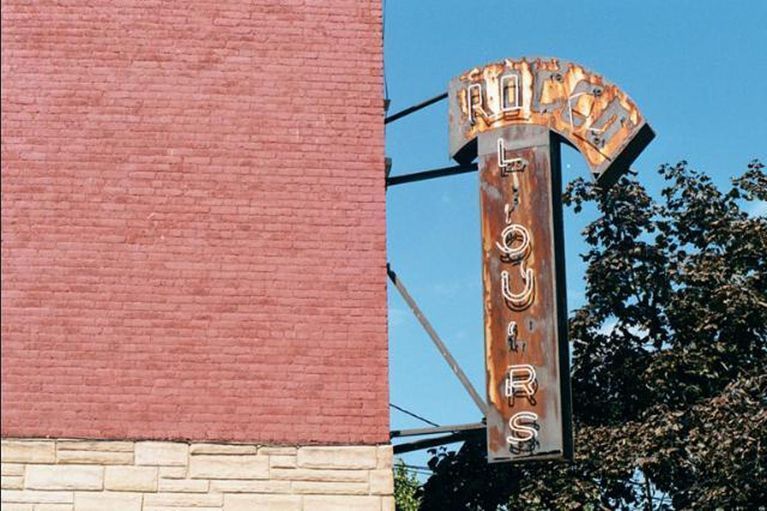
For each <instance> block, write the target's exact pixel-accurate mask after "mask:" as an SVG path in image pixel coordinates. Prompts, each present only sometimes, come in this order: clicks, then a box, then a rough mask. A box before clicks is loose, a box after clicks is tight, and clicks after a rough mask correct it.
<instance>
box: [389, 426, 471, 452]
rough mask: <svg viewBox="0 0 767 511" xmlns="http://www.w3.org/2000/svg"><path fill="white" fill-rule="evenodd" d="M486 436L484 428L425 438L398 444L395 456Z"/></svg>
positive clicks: (395, 448) (395, 447)
mask: <svg viewBox="0 0 767 511" xmlns="http://www.w3.org/2000/svg"><path fill="white" fill-rule="evenodd" d="M484 436H485V434H484V428H482V429H470V430H466V431H458V432H456V433H452V434H450V435H443V436H438V437H435V438H424V439H421V440H416V441H414V442H407V443H404V444H397V445H395V446H394V454H404V453H406V452H413V451H420V450H421V449H428V448H429V447H436V446H438V445H445V444H452V443H453V442H463V441H464V440H469V439H472V438H484Z"/></svg>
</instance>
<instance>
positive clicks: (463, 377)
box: [386, 264, 487, 417]
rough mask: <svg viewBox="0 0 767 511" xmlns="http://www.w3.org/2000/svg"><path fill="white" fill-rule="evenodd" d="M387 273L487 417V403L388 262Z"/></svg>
mask: <svg viewBox="0 0 767 511" xmlns="http://www.w3.org/2000/svg"><path fill="white" fill-rule="evenodd" d="M386 273H387V274H388V275H389V278H390V279H391V281H392V284H394V287H396V288H397V291H399V292H400V294H401V295H402V298H403V299H404V300H405V302H406V303H407V304H408V306H410V309H411V310H412V311H413V313H414V314H415V317H416V318H417V319H418V322H419V323H421V326H422V327H423V328H424V330H426V333H427V334H429V337H430V338H431V340H432V341H433V342H434V345H435V346H436V347H437V350H439V352H440V354H441V355H442V357H443V358H444V359H445V360H446V361H447V364H448V365H449V366H450V369H452V370H453V373H454V374H455V375H456V376H457V377H458V379H459V380H460V381H461V384H462V385H463V388H465V389H466V392H468V393H469V396H471V399H472V400H474V403H475V404H476V405H477V408H479V411H481V412H482V415H483V416H485V417H486V416H487V405H486V404H485V401H484V400H483V399H482V398H481V397H479V394H478V393H477V390H476V389H475V388H474V386H473V385H472V384H471V382H470V381H469V379H468V378H467V377H466V374H465V373H464V372H463V369H461V366H460V365H458V361H457V360H456V359H455V358H453V355H452V354H451V353H450V350H448V349H447V346H445V343H444V342H442V339H440V338H439V335H437V332H436V331H434V328H433V327H432V326H431V323H429V321H428V320H427V319H426V316H424V315H423V312H421V309H419V308H418V305H417V304H416V303H415V300H413V297H412V296H410V293H408V292H407V289H406V288H405V285H404V284H403V283H402V281H401V280H400V279H399V278H398V277H397V274H396V273H394V271H392V269H391V267H390V266H389V265H388V264H387V265H386Z"/></svg>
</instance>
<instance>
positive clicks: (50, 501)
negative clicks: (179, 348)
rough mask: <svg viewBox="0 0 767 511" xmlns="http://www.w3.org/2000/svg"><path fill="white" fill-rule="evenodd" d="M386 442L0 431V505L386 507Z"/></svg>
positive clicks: (222, 510) (203, 509) (68, 508)
mask: <svg viewBox="0 0 767 511" xmlns="http://www.w3.org/2000/svg"><path fill="white" fill-rule="evenodd" d="M392 492H393V488H392V448H391V446H389V445H386V446H378V447H376V446H329V447H317V446H307V447H276V446H259V445H247V444H214V443H192V444H189V443H183V442H124V441H85V440H26V439H25V440H21V439H4V440H3V441H2V509H3V511H107V510H112V511H123V510H124V511H251V510H257V509H274V510H290V511H300V510H306V511H329V510H364V511H393V510H394V500H393V497H392Z"/></svg>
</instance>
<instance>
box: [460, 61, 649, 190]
mask: <svg viewBox="0 0 767 511" xmlns="http://www.w3.org/2000/svg"><path fill="white" fill-rule="evenodd" d="M448 92H449V96H448V98H449V123H450V156H451V157H453V158H455V159H456V160H458V161H459V162H461V163H465V162H467V161H471V160H472V159H474V156H476V145H475V144H476V137H477V136H478V135H479V134H480V133H484V132H487V131H491V130H493V129H496V128H499V127H503V126H508V125H511V124H534V125H538V126H546V127H548V128H549V129H550V130H552V131H554V132H556V133H558V134H559V135H560V136H562V137H564V138H565V139H566V140H567V141H568V142H569V143H570V144H572V145H573V146H574V147H576V148H577V149H578V150H579V151H580V152H581V153H582V154H583V156H584V157H585V158H586V161H587V162H588V164H589V167H590V168H591V171H592V173H593V174H594V176H595V178H596V179H597V181H598V182H600V183H604V184H605V185H610V184H611V183H612V182H614V181H615V180H616V179H617V178H618V177H619V176H620V174H622V173H623V172H625V170H626V169H627V168H628V166H629V165H630V164H631V162H632V161H633V160H634V159H635V158H636V156H637V155H638V154H639V153H640V152H641V151H642V149H644V147H645V146H647V144H649V143H650V141H651V140H652V138H653V137H654V134H653V132H652V129H650V127H649V125H648V124H647V123H646V122H645V119H644V117H643V116H642V114H641V112H640V111H639V109H638V108H637V107H636V104H635V103H634V102H633V101H632V100H631V98H629V97H628V95H626V93H624V92H623V91H622V90H620V89H619V88H618V87H617V86H615V85H613V84H611V83H609V82H607V81H606V80H604V79H603V78H602V77H601V76H599V75H597V74H595V73H592V72H590V71H588V70H586V69H584V68H583V67H582V66H580V65H578V64H574V63H572V62H566V61H560V60H558V59H540V58H538V59H530V60H528V59H524V58H523V59H520V60H504V61H503V62H498V63H495V64H489V65H487V66H484V67H481V68H474V69H472V70H470V71H467V72H466V73H464V74H462V75H460V76H458V77H457V78H455V79H453V80H452V81H451V82H450V86H449V89H448Z"/></svg>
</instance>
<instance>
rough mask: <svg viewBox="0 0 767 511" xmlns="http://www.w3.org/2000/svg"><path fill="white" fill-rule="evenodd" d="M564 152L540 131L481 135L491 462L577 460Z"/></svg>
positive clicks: (507, 130)
mask: <svg viewBox="0 0 767 511" xmlns="http://www.w3.org/2000/svg"><path fill="white" fill-rule="evenodd" d="M558 154H559V147H558V142H557V140H556V139H554V140H552V134H551V133H550V132H549V131H548V129H546V128H543V127H540V126H525V125H516V126H509V127H506V128H498V129H495V130H492V131H488V132H484V133H482V134H481V135H480V138H479V166H480V201H481V209H482V259H483V273H482V279H483V283H484V286H483V287H484V304H485V357H486V371H487V382H488V385H487V399H488V403H489V407H488V409H489V412H488V417H487V444H488V459H489V461H504V460H508V459H521V458H525V457H535V458H536V459H541V458H544V457H566V456H568V454H569V441H567V439H568V438H569V421H570V418H569V412H568V410H567V408H566V407H567V406H568V403H569V401H568V399H569V388H568V386H567V384H568V382H569V370H568V364H567V358H566V357H564V358H560V357H559V354H560V353H561V352H563V353H565V354H566V353H567V345H566V332H565V331H564V329H565V328H566V325H563V324H561V323H560V322H559V321H558V318H559V317H560V315H559V310H558V309H559V308H560V306H561V305H560V304H559V303H558V302H557V298H558V293H557V287H558V286H564V280H563V278H564V274H563V273H562V272H561V271H558V270H559V268H557V263H558V261H557V259H558V258H557V257H555V254H556V252H557V251H560V252H561V250H562V247H561V240H557V237H556V235H557V233H556V229H555V226H554V222H555V218H558V215H561V212H555V211H554V209H555V205H554V204H553V203H552V200H551V198H552V197H553V196H556V195H553V194H552V190H553V189H558V188H559V186H560V184H559V177H558V176H555V175H553V172H552V169H555V168H557V167H556V159H557V158H558ZM552 160H554V162H553V161H552ZM552 163H554V164H552ZM560 276H561V278H562V281H560V282H558V281H557V278H558V277H560Z"/></svg>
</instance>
